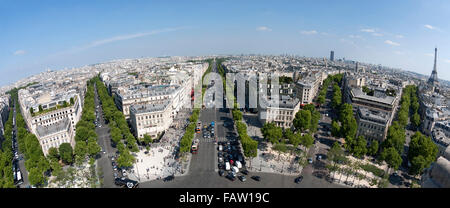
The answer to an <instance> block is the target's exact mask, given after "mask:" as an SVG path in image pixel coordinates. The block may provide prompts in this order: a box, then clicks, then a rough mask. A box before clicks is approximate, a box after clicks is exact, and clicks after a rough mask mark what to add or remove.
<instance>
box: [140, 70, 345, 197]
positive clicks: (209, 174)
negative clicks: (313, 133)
mask: <svg viewBox="0 0 450 208" xmlns="http://www.w3.org/2000/svg"><path fill="white" fill-rule="evenodd" d="M212 69H213V70H212V71H213V72H215V71H216V70H217V69H216V66H215V63H214V66H213V68H212ZM199 120H200V121H201V122H202V125H209V124H210V123H211V122H212V121H214V122H215V123H216V124H215V126H216V127H215V128H216V136H217V137H218V139H219V141H225V140H226V136H227V135H229V134H232V133H235V131H234V127H230V128H225V127H224V126H223V124H224V122H231V121H232V116H231V112H230V111H229V110H228V109H225V108H222V109H219V108H217V109H215V108H212V109H209V108H205V109H202V110H201V112H200V117H199ZM201 135H202V134H196V138H198V139H199V140H200V145H199V150H198V153H197V154H194V155H193V156H192V159H191V164H190V168H189V173H188V174H187V175H185V176H180V177H176V178H175V179H174V180H172V181H170V182H164V181H163V180H155V181H149V182H145V183H141V184H140V187H141V188H267V187H270V188H301V187H303V188H344V186H342V185H338V184H332V183H329V182H327V181H325V180H324V179H319V178H317V177H315V176H313V175H312V174H305V175H304V179H303V181H302V182H301V183H300V184H296V183H294V179H295V178H296V177H297V176H286V175H281V174H276V173H257V174H253V173H252V172H250V173H249V175H248V176H247V178H248V179H247V181H245V182H241V181H239V180H236V181H230V180H228V179H226V178H225V177H221V176H219V174H218V172H217V170H218V168H217V162H216V161H217V145H216V144H214V139H205V138H203V137H202V136H201ZM252 175H258V176H260V177H261V181H259V182H258V181H255V180H253V179H250V177H251V176H252Z"/></svg>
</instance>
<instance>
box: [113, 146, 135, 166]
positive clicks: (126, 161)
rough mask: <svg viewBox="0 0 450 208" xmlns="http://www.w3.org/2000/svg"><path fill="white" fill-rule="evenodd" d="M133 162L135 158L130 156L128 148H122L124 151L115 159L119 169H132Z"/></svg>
mask: <svg viewBox="0 0 450 208" xmlns="http://www.w3.org/2000/svg"><path fill="white" fill-rule="evenodd" d="M134 160H135V158H134V157H133V155H131V154H130V151H129V150H128V148H124V150H123V151H121V152H120V155H119V157H118V158H117V164H118V166H119V167H132V166H133V163H134Z"/></svg>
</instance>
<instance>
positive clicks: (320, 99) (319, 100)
mask: <svg viewBox="0 0 450 208" xmlns="http://www.w3.org/2000/svg"><path fill="white" fill-rule="evenodd" d="M317 102H318V103H319V104H321V105H322V104H324V103H325V96H323V95H320V96H319V97H317Z"/></svg>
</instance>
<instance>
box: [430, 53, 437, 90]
mask: <svg viewBox="0 0 450 208" xmlns="http://www.w3.org/2000/svg"><path fill="white" fill-rule="evenodd" d="M436 61H437V48H434V67H433V72H431V76H430V78H429V79H428V84H429V85H432V86H434V87H435V86H436V85H438V84H439V82H438V77H437V67H436Z"/></svg>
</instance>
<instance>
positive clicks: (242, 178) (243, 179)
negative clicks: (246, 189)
mask: <svg viewBox="0 0 450 208" xmlns="http://www.w3.org/2000/svg"><path fill="white" fill-rule="evenodd" d="M238 178H239V180H241V181H242V182H245V181H246V180H247V179H246V178H245V176H243V175H241V176H239V177H238Z"/></svg>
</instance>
